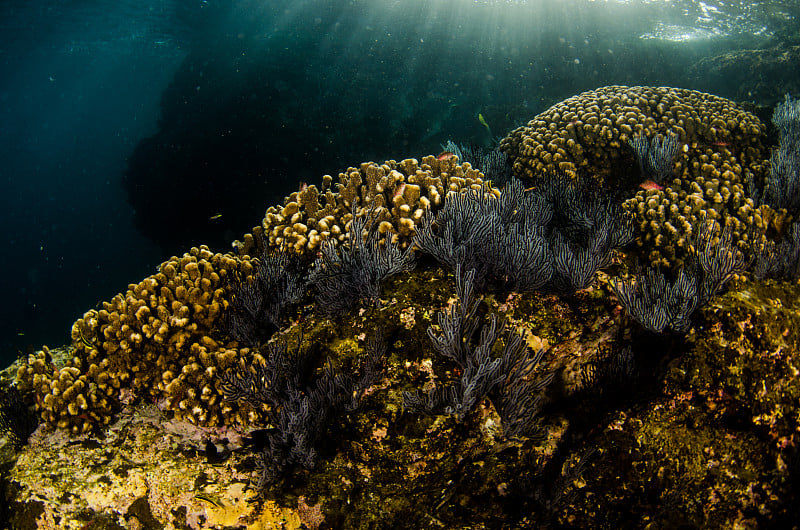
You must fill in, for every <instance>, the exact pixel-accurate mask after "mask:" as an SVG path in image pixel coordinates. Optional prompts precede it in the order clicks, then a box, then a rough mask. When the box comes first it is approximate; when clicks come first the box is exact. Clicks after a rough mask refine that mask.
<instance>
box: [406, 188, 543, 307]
mask: <svg viewBox="0 0 800 530" xmlns="http://www.w3.org/2000/svg"><path fill="white" fill-rule="evenodd" d="M551 217H552V211H551V210H550V207H549V205H548V204H547V203H546V202H545V201H544V200H543V199H542V198H541V197H539V196H536V195H534V194H529V193H526V192H525V190H524V189H523V187H522V183H521V182H520V181H518V180H516V179H513V180H512V181H511V182H509V183H508V184H507V185H506V187H505V189H504V190H503V192H502V193H501V194H500V196H499V197H496V196H495V195H494V194H493V193H492V192H490V191H489V190H487V189H482V190H466V191H463V192H461V193H457V194H450V195H448V197H447V199H446V200H445V204H444V207H442V208H441V209H440V210H439V211H438V212H437V213H436V214H435V215H434V214H430V213H429V214H427V215H426V216H425V218H424V219H423V221H422V223H421V225H420V227H419V228H418V230H417V234H416V236H415V238H414V242H415V244H416V245H417V246H419V247H420V248H421V249H422V250H423V251H425V252H427V253H429V254H431V255H432V256H433V257H435V258H436V259H437V260H438V261H439V262H441V263H444V264H446V265H447V266H449V267H450V268H451V269H453V270H455V269H456V267H457V266H460V267H461V268H462V270H474V271H475V283H476V285H477V286H478V287H479V288H480V289H481V290H497V291H517V292H527V291H533V290H536V289H538V288H540V287H542V286H543V285H544V284H545V283H546V282H547V281H548V280H549V279H550V275H551V274H552V259H551V256H550V249H549V247H548V245H547V240H546V239H545V233H546V230H545V225H546V224H547V223H548V222H549V221H550V219H551Z"/></svg>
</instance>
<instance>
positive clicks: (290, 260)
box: [225, 245, 306, 347]
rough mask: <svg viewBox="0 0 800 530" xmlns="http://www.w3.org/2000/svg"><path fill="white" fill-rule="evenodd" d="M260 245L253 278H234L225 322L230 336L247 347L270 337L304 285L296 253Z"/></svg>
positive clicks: (300, 293) (238, 276)
mask: <svg viewBox="0 0 800 530" xmlns="http://www.w3.org/2000/svg"><path fill="white" fill-rule="evenodd" d="M262 248H263V249H264V250H263V251H262V253H261V256H260V259H259V260H258V262H256V265H255V271H254V274H253V275H252V281H248V280H247V279H246V278H244V277H242V275H237V277H236V279H235V280H234V282H233V284H232V288H231V290H232V297H231V306H230V308H229V311H228V313H227V316H226V321H225V324H226V327H227V329H228V333H230V335H231V337H233V338H234V339H236V341H238V342H239V343H240V344H244V345H245V346H250V347H252V346H258V345H259V344H261V343H263V342H266V341H267V340H268V339H269V337H270V336H271V335H272V333H274V332H275V331H276V330H277V329H278V328H279V327H280V325H281V320H282V318H283V313H284V310H285V308H286V307H287V306H289V305H291V304H295V303H297V302H298V301H299V300H300V298H301V297H302V296H303V293H304V292H305V287H306V285H305V281H304V279H303V273H302V269H301V265H300V262H299V258H298V257H297V256H296V255H289V254H287V253H281V252H278V251H272V250H269V249H268V248H267V247H266V246H265V245H262Z"/></svg>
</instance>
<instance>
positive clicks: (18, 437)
mask: <svg viewBox="0 0 800 530" xmlns="http://www.w3.org/2000/svg"><path fill="white" fill-rule="evenodd" d="M38 423H39V422H38V420H37V417H36V414H35V413H34V412H33V411H32V410H31V409H30V408H29V407H28V406H27V405H26V404H25V402H24V400H23V399H22V394H20V392H19V390H18V389H17V388H16V387H14V386H10V387H8V388H6V389H4V390H3V389H0V432H2V433H5V435H6V436H7V437H8V440H9V442H11V443H12V444H13V445H14V448H15V449H19V448H20V447H22V446H23V445H25V444H26V443H27V442H28V437H29V436H30V435H31V433H33V431H35V430H36V427H37V425H38Z"/></svg>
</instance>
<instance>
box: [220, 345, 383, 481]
mask: <svg viewBox="0 0 800 530" xmlns="http://www.w3.org/2000/svg"><path fill="white" fill-rule="evenodd" d="M365 350H366V359H365V360H364V362H363V364H362V367H361V374H360V375H359V376H356V375H354V374H343V373H337V372H336V371H335V370H334V369H333V367H332V365H331V362H330V360H329V361H328V364H327V365H326V366H325V368H324V370H323V373H322V375H321V376H320V377H319V378H317V379H316V380H314V381H313V382H312V381H309V380H307V378H306V377H305V374H306V373H307V364H308V362H309V358H308V356H307V355H306V354H305V353H303V352H300V351H297V352H293V353H289V351H288V348H287V346H286V343H270V344H269V345H267V348H266V351H265V352H264V353H265V355H264V363H263V364H261V365H259V366H253V367H242V366H238V367H237V368H236V369H231V370H228V371H227V372H225V373H224V374H223V375H222V376H221V378H220V381H221V385H222V389H223V392H224V395H225V399H226V400H228V401H243V402H245V403H248V404H250V405H251V406H253V407H256V408H258V409H260V410H266V414H267V418H268V420H269V425H270V429H269V430H268V431H267V439H266V443H265V444H264V447H263V448H262V449H261V451H260V453H259V455H258V457H257V459H256V463H257V465H258V467H259V469H260V475H259V477H258V479H257V481H256V486H257V488H258V489H259V490H262V489H264V488H265V487H266V486H267V485H268V484H270V483H272V482H274V481H275V480H276V479H277V478H278V477H279V476H280V475H281V474H282V473H284V472H286V471H288V470H289V469H290V468H291V467H292V466H294V465H300V466H302V467H304V468H306V469H311V468H313V467H314V465H315V464H316V461H317V442H318V440H319V438H320V437H321V436H322V435H323V434H324V432H325V429H326V428H327V427H328V425H329V423H330V421H331V419H332V417H333V415H334V414H336V413H337V412H338V411H352V410H355V409H356V408H357V407H358V405H359V400H360V398H361V396H362V394H363V393H364V390H366V389H367V388H368V387H369V386H370V385H372V383H373V382H374V381H375V380H376V379H377V378H378V377H379V375H380V373H381V362H382V360H383V356H384V355H385V353H386V344H385V343H384V342H383V337H382V336H381V335H380V333H379V332H376V334H375V335H374V336H373V337H371V338H370V339H369V340H368V341H367V343H366V345H365Z"/></svg>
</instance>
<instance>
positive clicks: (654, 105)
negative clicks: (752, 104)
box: [500, 86, 766, 179]
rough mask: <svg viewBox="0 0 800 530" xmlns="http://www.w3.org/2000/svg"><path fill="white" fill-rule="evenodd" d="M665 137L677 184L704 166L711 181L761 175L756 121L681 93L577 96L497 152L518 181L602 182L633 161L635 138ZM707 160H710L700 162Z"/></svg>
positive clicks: (619, 90)
mask: <svg viewBox="0 0 800 530" xmlns="http://www.w3.org/2000/svg"><path fill="white" fill-rule="evenodd" d="M668 132H671V133H673V134H676V135H677V136H678V141H679V142H680V143H681V144H682V145H683V146H684V149H683V150H682V151H681V152H680V153H679V154H678V160H677V170H678V174H680V175H681V176H682V177H684V178H686V177H689V176H691V177H696V176H699V175H701V174H703V171H702V169H703V168H702V166H703V164H704V163H705V164H711V165H712V166H714V167H713V168H707V169H706V172H707V173H708V176H712V177H717V178H719V177H723V178H724V177H727V176H725V175H723V174H724V173H725V171H735V170H736V167H738V170H739V173H740V174H741V171H742V168H743V167H744V168H748V169H750V170H751V171H756V172H759V173H760V172H762V171H763V169H762V168H761V165H762V164H763V161H764V154H765V151H764V147H763V140H764V135H765V133H766V128H765V127H764V125H763V124H762V123H761V121H760V120H759V119H758V117H756V116H755V115H753V114H751V113H750V112H747V111H745V110H744V109H742V108H741V107H739V106H738V105H736V104H735V103H734V102H732V101H730V100H728V99H725V98H721V97H718V96H713V95H711V94H706V93H703V92H698V91H696V90H687V89H681V88H669V87H644V86H639V87H626V86H607V87H602V88H598V89H596V90H591V91H588V92H583V93H582V94H578V95H577V96H573V97H571V98H568V99H566V100H564V101H562V102H561V103H557V104H556V105H553V106H552V107H550V108H549V109H547V110H546V111H544V112H543V113H541V114H539V115H538V116H536V117H535V118H534V119H533V120H531V121H530V122H528V124H527V125H525V126H523V127H519V128H517V129H515V130H514V131H512V132H511V133H509V135H508V136H507V137H506V138H504V139H503V140H502V141H501V142H500V149H501V150H502V151H503V152H505V153H506V154H508V155H509V157H510V158H511V160H512V162H513V164H514V173H515V174H516V175H518V176H521V177H528V178H535V177H536V176H538V175H540V174H542V173H543V172H552V171H555V170H561V171H564V172H566V173H569V174H572V175H574V174H575V172H576V170H578V169H580V168H585V169H587V170H589V171H591V173H592V175H593V176H595V177H597V178H602V179H606V178H608V177H614V176H615V173H616V172H617V171H618V170H619V163H620V161H621V159H623V158H625V159H628V160H630V159H631V158H632V151H631V149H630V147H628V145H627V142H628V140H630V139H631V138H633V135H634V134H637V133H640V134H644V135H645V136H648V137H652V136H655V135H656V134H666V133H668ZM714 153H718V154H717V157H716V158H714V159H713V160H708V161H705V162H703V161H701V160H700V157H701V155H704V154H705V155H706V156H707V157H713V154H714ZM724 162H728V165H729V166H730V167H728V168H725V167H723V163H724ZM712 169H713V170H712ZM714 170H715V171H718V173H715V171H714Z"/></svg>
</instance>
